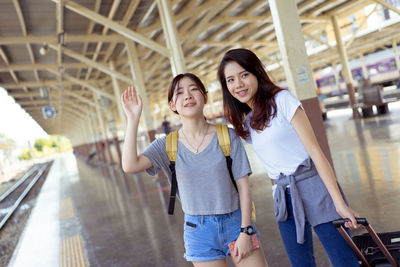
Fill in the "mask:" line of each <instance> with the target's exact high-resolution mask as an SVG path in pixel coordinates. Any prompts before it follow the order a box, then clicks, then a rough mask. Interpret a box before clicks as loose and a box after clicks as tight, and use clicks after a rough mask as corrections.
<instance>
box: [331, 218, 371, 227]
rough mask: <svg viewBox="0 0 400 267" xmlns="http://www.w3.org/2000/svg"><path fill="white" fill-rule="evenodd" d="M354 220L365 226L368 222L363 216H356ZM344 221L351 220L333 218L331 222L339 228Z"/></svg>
mask: <svg viewBox="0 0 400 267" xmlns="http://www.w3.org/2000/svg"><path fill="white" fill-rule="evenodd" d="M356 221H357V223H358V224H362V225H364V226H367V225H368V224H369V223H368V221H367V219H365V218H356ZM346 222H351V220H350V219H347V218H346V219H338V220H334V221H333V222H332V223H333V225H334V226H336V228H339V227H340V226H344V223H346Z"/></svg>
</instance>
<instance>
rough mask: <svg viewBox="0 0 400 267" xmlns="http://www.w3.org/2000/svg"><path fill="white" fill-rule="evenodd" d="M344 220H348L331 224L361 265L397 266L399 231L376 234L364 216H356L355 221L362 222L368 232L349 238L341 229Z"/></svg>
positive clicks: (399, 259) (399, 249)
mask: <svg viewBox="0 0 400 267" xmlns="http://www.w3.org/2000/svg"><path fill="white" fill-rule="evenodd" d="M346 221H349V220H348V219H340V220H335V221H333V224H334V225H335V226H336V228H337V229H338V231H339V233H340V234H341V235H342V236H343V238H344V239H345V240H346V241H347V243H348V244H349V245H350V247H351V248H352V249H353V251H354V252H355V253H356V255H357V258H358V259H359V261H360V262H361V266H368V267H369V266H379V267H386V266H396V267H397V266H399V263H400V232H390V233H379V234H377V233H375V231H374V229H373V228H372V227H371V225H370V224H369V223H368V221H367V220H366V219H365V218H357V223H359V224H362V225H363V226H364V227H365V229H367V231H368V233H365V234H362V235H358V236H354V237H353V238H350V236H349V235H348V234H347V232H346V231H345V230H344V229H343V225H344V223H345V222H346Z"/></svg>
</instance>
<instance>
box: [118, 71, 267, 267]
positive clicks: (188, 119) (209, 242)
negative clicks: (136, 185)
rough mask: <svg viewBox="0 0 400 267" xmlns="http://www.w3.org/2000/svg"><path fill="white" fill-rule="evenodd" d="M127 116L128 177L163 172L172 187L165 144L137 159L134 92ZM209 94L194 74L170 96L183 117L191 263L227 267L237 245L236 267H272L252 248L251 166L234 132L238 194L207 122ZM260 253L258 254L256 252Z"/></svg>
mask: <svg viewBox="0 0 400 267" xmlns="http://www.w3.org/2000/svg"><path fill="white" fill-rule="evenodd" d="M121 101H122V105H123V109H124V111H125V113H126V115H127V129H126V135H125V142H124V148H123V154H122V167H123V169H124V171H125V172H128V173H137V172H141V171H144V170H146V171H147V172H148V173H149V174H150V175H156V174H157V172H158V171H159V170H160V169H162V170H163V171H164V172H165V173H166V174H167V176H168V178H169V180H170V181H171V177H172V173H171V170H170V168H169V163H170V162H169V159H168V156H167V153H166V150H165V142H166V138H165V137H163V138H159V139H156V140H155V141H154V142H152V143H151V145H150V146H149V147H148V148H147V149H146V150H145V151H144V152H143V153H142V154H141V155H138V154H137V147H136V141H137V131H138V125H139V119H140V115H141V112H142V101H141V98H140V96H138V95H137V94H136V92H135V89H134V88H133V87H129V88H128V89H127V90H126V91H125V92H124V93H123V94H122V96H121ZM206 102H207V91H206V89H205V87H204V85H203V83H202V82H201V81H200V79H199V78H198V77H197V76H195V75H194V74H191V73H185V74H180V75H178V76H176V77H175V78H174V79H173V80H172V82H171V85H170V88H169V92H168V104H169V107H170V109H171V110H172V111H173V112H175V113H177V114H178V115H179V116H180V119H181V122H182V127H181V128H180V129H179V131H178V149H177V156H176V161H175V170H176V179H177V184H178V196H179V198H180V201H181V206H182V210H183V212H184V214H185V223H184V243H185V255H184V257H185V258H186V260H187V261H190V262H192V263H193V265H194V266H226V264H227V263H226V258H227V256H228V255H230V249H229V244H230V243H231V242H233V241H236V242H235V244H234V246H233V250H232V255H231V256H232V261H233V262H234V263H235V265H236V266H267V262H266V260H265V256H264V253H263V251H262V248H261V247H260V246H252V239H254V237H256V236H253V234H254V233H256V235H258V233H257V230H256V228H255V226H254V223H253V222H252V221H251V205H252V204H251V193H250V186H249V180H248V175H249V174H250V173H251V169H250V166H249V162H248V159H247V156H246V153H245V151H244V147H243V144H242V143H241V141H240V138H239V137H238V136H237V135H236V134H235V132H234V131H233V130H229V135H230V140H231V146H230V147H231V157H232V173H233V177H234V179H235V181H236V184H237V188H238V191H236V190H235V188H234V186H233V183H232V181H231V178H230V174H229V171H228V168H227V165H226V161H225V157H224V154H223V152H222V150H221V148H220V147H219V144H218V138H217V134H216V126H215V125H212V124H209V123H207V121H206V120H205V119H204V113H203V109H204V105H205V104H206ZM257 247H258V248H257Z"/></svg>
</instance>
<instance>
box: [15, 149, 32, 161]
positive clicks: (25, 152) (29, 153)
mask: <svg viewBox="0 0 400 267" xmlns="http://www.w3.org/2000/svg"><path fill="white" fill-rule="evenodd" d="M32 150H33V149H29V148H27V149H24V150H23V151H22V153H21V155H19V157H18V158H19V159H20V160H30V159H31V158H32V152H33V151H32Z"/></svg>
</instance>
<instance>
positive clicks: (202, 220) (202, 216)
mask: <svg viewBox="0 0 400 267" xmlns="http://www.w3.org/2000/svg"><path fill="white" fill-rule="evenodd" d="M203 222H204V215H201V216H200V224H201V225H203Z"/></svg>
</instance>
